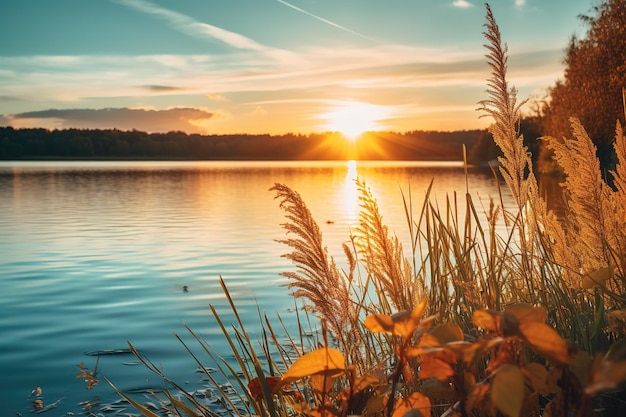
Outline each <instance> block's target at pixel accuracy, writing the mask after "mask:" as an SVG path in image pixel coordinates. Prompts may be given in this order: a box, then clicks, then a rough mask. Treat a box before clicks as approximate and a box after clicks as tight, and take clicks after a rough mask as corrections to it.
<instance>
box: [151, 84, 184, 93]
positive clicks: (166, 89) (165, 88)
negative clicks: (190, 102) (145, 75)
mask: <svg viewBox="0 0 626 417" xmlns="http://www.w3.org/2000/svg"><path fill="white" fill-rule="evenodd" d="M142 87H143V88H145V89H146V90H148V91H152V92H154V93H174V92H181V91H185V89H184V88H180V87H173V86H169V85H143V86H142Z"/></svg>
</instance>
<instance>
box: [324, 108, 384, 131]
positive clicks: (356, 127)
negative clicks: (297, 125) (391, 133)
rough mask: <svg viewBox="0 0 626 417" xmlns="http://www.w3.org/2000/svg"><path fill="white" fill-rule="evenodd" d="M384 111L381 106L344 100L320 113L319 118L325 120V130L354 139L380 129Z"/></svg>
mask: <svg viewBox="0 0 626 417" xmlns="http://www.w3.org/2000/svg"><path fill="white" fill-rule="evenodd" d="M385 113H386V112H385V109H384V108H383V107H382V106H377V105H374V104H369V103H361V102H356V101H345V102H341V103H339V104H338V105H336V106H334V107H332V108H331V109H330V110H329V111H328V112H326V113H324V114H322V115H320V119H322V120H325V121H326V124H325V125H324V129H325V130H327V131H332V132H340V133H343V134H344V135H345V136H346V137H347V138H348V139H350V140H352V141H354V140H356V139H358V138H359V136H361V135H362V134H363V133H365V132H368V131H374V130H380V129H381V128H382V127H383V126H382V125H381V124H380V120H381V119H382V118H384V116H385Z"/></svg>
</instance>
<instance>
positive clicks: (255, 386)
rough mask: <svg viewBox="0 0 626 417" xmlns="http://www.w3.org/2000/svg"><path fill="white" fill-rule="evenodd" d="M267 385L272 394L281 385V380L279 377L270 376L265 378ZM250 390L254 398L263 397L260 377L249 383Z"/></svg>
mask: <svg viewBox="0 0 626 417" xmlns="http://www.w3.org/2000/svg"><path fill="white" fill-rule="evenodd" d="M265 383H267V387H268V388H269V390H270V392H274V390H275V388H276V387H277V386H280V385H281V378H280V377H277V376H268V377H265ZM248 390H250V394H252V396H253V397H254V398H258V397H260V396H261V395H263V388H262V387H261V380H260V379H259V377H256V378H254V379H251V380H250V382H248Z"/></svg>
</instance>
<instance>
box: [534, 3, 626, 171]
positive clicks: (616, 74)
mask: <svg viewBox="0 0 626 417" xmlns="http://www.w3.org/2000/svg"><path fill="white" fill-rule="evenodd" d="M593 11H594V12H595V14H594V15H593V16H580V18H581V19H582V21H583V22H585V23H587V25H588V31H587V33H586V37H584V38H583V39H577V38H576V37H573V38H572V39H571V41H570V43H569V45H568V47H567V49H566V55H565V59H564V63H565V65H566V69H565V77H564V79H563V80H560V81H558V82H557V83H556V84H555V85H554V86H553V87H552V88H551V89H550V92H549V100H548V101H547V104H546V105H545V106H544V108H543V127H542V130H543V133H544V134H545V135H549V136H554V137H556V138H562V137H570V136H571V133H570V123H569V118H570V117H577V118H578V119H580V121H581V122H582V124H583V126H585V129H587V132H588V133H589V136H590V137H591V138H592V139H593V141H594V143H595V144H596V146H597V148H598V156H599V158H600V161H601V163H602V165H603V166H604V167H609V166H611V165H612V147H611V143H612V140H613V137H614V135H615V123H616V121H617V120H618V119H619V120H621V123H622V125H623V124H624V109H623V102H622V88H624V87H626V1H624V0H604V1H602V2H601V3H600V4H598V5H597V6H595V7H594V9H593Z"/></svg>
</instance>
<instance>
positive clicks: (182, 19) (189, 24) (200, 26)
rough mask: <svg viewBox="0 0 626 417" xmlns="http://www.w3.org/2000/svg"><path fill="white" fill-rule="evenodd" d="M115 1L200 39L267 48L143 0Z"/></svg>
mask: <svg viewBox="0 0 626 417" xmlns="http://www.w3.org/2000/svg"><path fill="white" fill-rule="evenodd" d="M115 1H116V2H117V3H119V4H122V5H124V6H127V7H130V8H133V9H135V10H137V11H140V12H143V13H147V14H151V15H153V16H156V17H158V18H161V19H163V20H165V21H166V22H167V23H168V24H169V25H170V26H171V27H172V28H174V29H176V30H178V31H179V32H182V33H186V34H188V35H190V36H194V37H197V38H201V39H217V40H219V41H221V42H223V43H225V44H226V45H229V46H231V47H233V48H237V49H248V50H254V51H265V50H268V48H267V47H266V46H264V45H262V44H260V43H258V42H256V41H255V40H253V39H250V38H248V37H246V36H243V35H240V34H239V33H235V32H231V31H228V30H226V29H222V28H220V27H217V26H213V25H210V24H208V23H202V22H199V21H197V20H195V19H193V18H191V17H189V16H187V15H184V14H182V13H178V12H175V11H172V10H169V9H165V8H163V7H159V6H158V5H156V4H153V3H150V2H148V1H145V0H115Z"/></svg>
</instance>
